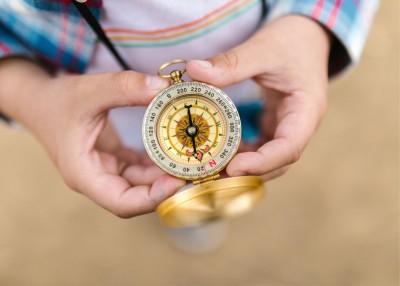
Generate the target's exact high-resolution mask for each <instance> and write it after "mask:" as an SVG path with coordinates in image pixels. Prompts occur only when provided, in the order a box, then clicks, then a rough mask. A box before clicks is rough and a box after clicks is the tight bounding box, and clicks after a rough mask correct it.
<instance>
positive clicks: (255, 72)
mask: <svg viewBox="0 0 400 286" xmlns="http://www.w3.org/2000/svg"><path fill="white" fill-rule="evenodd" d="M329 50H330V36H329V33H328V32H326V31H325V30H324V29H323V28H322V27H321V26H320V25H319V24H318V23H316V22H314V21H313V20H311V19H308V18H306V17H303V16H296V15H290V16H285V17H282V18H280V19H277V20H275V21H273V22H271V23H269V24H267V25H266V26H264V27H263V28H261V29H260V30H259V31H258V32H257V33H256V34H255V35H254V36H252V37H251V38H250V39H249V40H247V41H246V42H244V43H243V44H241V45H239V46H237V47H235V48H233V49H232V50H230V51H227V52H225V53H222V54H218V55H216V56H215V57H213V58H211V59H209V60H208V61H190V62H188V64H187V71H188V73H189V75H190V77H191V78H192V79H194V80H198V81H202V82H206V83H209V84H212V85H215V86H218V87H224V86H227V85H230V84H234V83H237V82H240V81H243V80H246V79H249V78H252V79H254V80H255V81H256V82H257V83H258V84H260V85H261V86H262V87H263V88H264V89H265V91H266V95H267V98H266V105H267V112H266V113H264V114H263V121H262V126H263V127H262V132H263V135H264V142H262V143H263V144H262V145H261V146H260V147H259V148H258V149H257V150H251V151H248V152H241V153H238V154H237V155H236V156H235V157H234V158H233V159H232V161H231V162H230V163H229V164H228V166H227V169H226V171H227V173H228V175H229V176H243V175H258V176H263V178H264V179H266V180H268V179H271V178H273V177H276V176H278V175H280V174H282V173H284V172H285V171H286V169H287V166H289V165H291V164H292V163H294V162H296V161H297V160H298V159H299V158H300V156H301V154H302V152H303V151H304V149H305V147H306V145H307V143H308V142H309V141H310V139H311V137H312V135H313V134H314V132H315V130H316V128H317V126H318V124H319V122H320V121H321V119H322V117H323V115H324V113H325V110H326V106H327V96H326V95H327V86H328V56H329Z"/></svg>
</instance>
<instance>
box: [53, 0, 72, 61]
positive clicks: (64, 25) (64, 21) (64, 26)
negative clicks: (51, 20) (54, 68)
mask: <svg viewBox="0 0 400 286" xmlns="http://www.w3.org/2000/svg"><path fill="white" fill-rule="evenodd" d="M62 10H63V13H62V17H61V35H60V43H59V45H58V48H57V56H56V59H57V61H58V62H60V63H61V61H62V55H63V53H64V47H65V44H66V43H67V37H68V23H69V13H68V7H67V5H65V4H63V5H62Z"/></svg>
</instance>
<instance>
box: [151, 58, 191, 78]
mask: <svg viewBox="0 0 400 286" xmlns="http://www.w3.org/2000/svg"><path fill="white" fill-rule="evenodd" d="M186 62H187V61H186V60H182V59H176V60H173V61H169V62H166V63H165V64H163V65H162V66H161V67H160V68H159V69H158V75H159V76H161V77H163V78H171V74H162V73H161V72H162V71H163V69H165V68H166V67H169V66H172V65H174V64H181V63H186ZM180 72H181V74H184V73H185V72H186V68H184V69H183V70H182V71H180Z"/></svg>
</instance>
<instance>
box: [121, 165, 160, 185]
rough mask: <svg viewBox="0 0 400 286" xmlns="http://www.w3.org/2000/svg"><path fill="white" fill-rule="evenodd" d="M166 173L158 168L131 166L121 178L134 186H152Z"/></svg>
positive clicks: (124, 171)
mask: <svg viewBox="0 0 400 286" xmlns="http://www.w3.org/2000/svg"><path fill="white" fill-rule="evenodd" d="M163 175H165V173H164V172H163V171H162V170H161V169H160V168H159V167H157V166H154V165H153V166H150V167H147V166H142V165H129V166H128V167H126V168H125V169H124V170H123V172H122V173H121V176H123V177H124V178H125V179H127V180H128V182H129V183H131V184H132V185H150V184H152V183H154V181H156V180H157V179H158V178H160V177H161V176H163Z"/></svg>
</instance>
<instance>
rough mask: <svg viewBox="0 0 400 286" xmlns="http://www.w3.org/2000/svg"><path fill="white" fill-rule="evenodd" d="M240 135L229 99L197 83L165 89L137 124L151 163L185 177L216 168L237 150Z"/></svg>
mask: <svg viewBox="0 0 400 286" xmlns="http://www.w3.org/2000/svg"><path fill="white" fill-rule="evenodd" d="M240 132H241V126H240V119H239V116H238V113H237V110H236V108H235V106H234V105H233V103H232V101H231V100H230V99H229V98H228V97H227V96H226V95H225V94H224V93H223V92H222V91H220V90H219V89H216V88H214V87H212V86H210V85H207V84H204V83H197V82H189V83H181V84H175V85H173V86H171V87H170V88H168V89H166V90H165V91H164V92H163V93H161V94H160V95H159V96H158V97H157V98H156V99H155V100H154V101H153V102H152V103H151V104H150V106H149V108H148V110H147V111H146V114H145V119H144V125H143V137H144V142H145V147H146V150H147V152H148V153H149V155H150V157H151V158H152V159H153V161H155V163H156V164H157V165H158V166H160V167H161V168H162V169H163V170H164V171H166V172H167V173H170V174H172V175H174V176H177V177H180V178H185V179H198V178H204V177H207V176H210V175H213V174H215V173H218V172H219V171H220V170H222V169H223V168H224V167H225V166H226V164H227V163H228V162H229V161H230V159H231V158H232V157H233V155H234V154H235V153H236V151H237V147H238V145H239V142H240Z"/></svg>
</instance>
